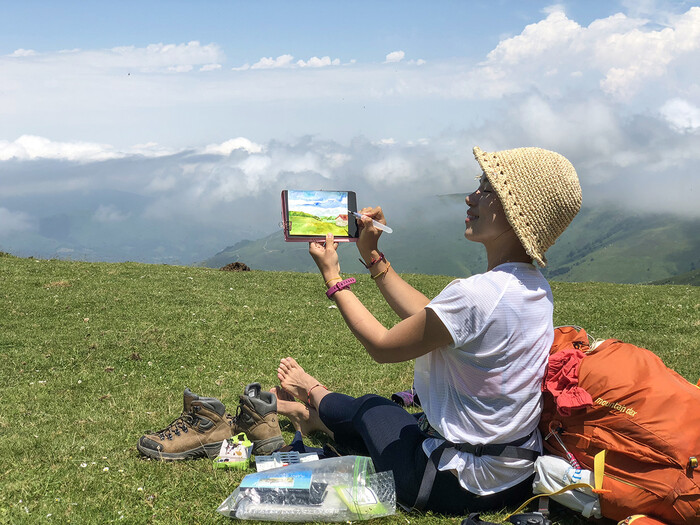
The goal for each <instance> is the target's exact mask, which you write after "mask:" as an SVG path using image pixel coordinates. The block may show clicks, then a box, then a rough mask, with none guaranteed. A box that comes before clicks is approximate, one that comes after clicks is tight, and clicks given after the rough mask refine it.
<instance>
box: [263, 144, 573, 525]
mask: <svg viewBox="0 0 700 525" xmlns="http://www.w3.org/2000/svg"><path fill="white" fill-rule="evenodd" d="M474 155H475V157H476V159H477V161H478V162H479V164H480V166H481V169H482V171H483V174H482V176H481V179H480V184H479V188H478V189H477V190H476V191H474V192H473V193H471V194H470V195H468V196H467V198H466V199H465V200H466V203H467V206H468V209H467V216H466V221H465V223H466V230H465V233H464V236H465V237H466V238H467V239H468V240H470V241H474V242H479V243H481V244H483V245H484V247H485V248H486V254H487V260H488V268H487V271H486V272H485V273H483V274H478V275H473V276H472V277H470V278H468V279H457V280H455V281H453V282H452V283H450V284H449V285H448V286H447V287H446V288H445V289H444V290H443V291H442V292H441V293H440V294H439V295H438V296H437V297H435V298H434V299H433V300H432V301H431V300H429V299H428V298H427V297H425V296H424V295H423V294H422V293H421V292H419V291H418V290H416V289H414V288H413V287H411V286H410V285H409V284H408V283H406V282H405V281H404V280H403V279H402V278H401V277H400V276H399V275H398V274H397V273H396V272H395V271H394V270H393V268H392V267H391V264H390V263H389V261H388V260H387V259H386V258H385V257H384V254H382V253H381V252H380V251H379V249H378V240H379V237H380V235H381V231H380V230H378V229H377V228H375V227H374V226H373V225H372V219H374V220H377V221H379V222H382V223H385V219H384V215H383V213H382V210H381V208H365V209H363V210H361V213H362V215H363V218H362V219H361V220H360V222H361V225H360V236H359V239H358V242H357V248H358V250H359V252H360V255H361V256H362V258H363V259H364V261H365V263H366V266H367V267H368V268H369V271H370V273H371V275H372V278H373V279H374V280H375V282H376V283H377V285H378V286H379V290H380V291H381V293H382V295H383V296H384V298H385V299H386V301H387V302H388V303H389V305H390V306H391V307H392V309H393V310H394V311H395V312H396V313H397V314H398V315H399V317H400V318H401V319H402V321H400V322H399V323H398V324H396V325H395V326H394V327H392V328H391V329H386V328H385V327H384V326H382V325H381V324H380V323H379V322H378V321H377V320H376V319H375V318H374V317H373V315H372V314H371V313H370V312H369V311H368V310H367V309H366V308H365V307H364V306H363V304H362V303H361V302H360V301H359V299H358V298H357V297H356V296H355V295H354V294H353V293H352V291H351V289H350V287H349V284H347V281H343V280H342V278H341V276H340V265H339V261H338V254H337V252H336V249H337V246H338V245H337V243H334V242H333V237H332V236H328V238H327V239H326V242H325V243H317V242H313V243H311V244H310V246H309V252H310V254H311V256H312V257H313V259H314V261H315V262H316V264H317V266H318V268H319V270H320V271H321V275H322V276H323V280H324V281H326V285H327V286H328V287H329V290H328V294H329V297H330V298H331V299H333V300H334V301H335V302H336V304H337V306H338V309H339V310H340V312H341V313H342V315H343V318H344V319H345V322H346V323H347V325H348V327H349V328H350V330H351V331H352V333H353V334H354V335H355V336H356V337H357V339H358V340H359V341H360V342H361V343H362V345H363V346H364V347H365V349H366V350H367V352H368V353H369V354H370V355H371V356H372V358H373V359H374V360H375V361H377V362H379V363H390V362H400V361H408V360H411V359H415V360H416V362H415V373H414V386H415V390H416V392H417V394H418V396H419V398H420V401H421V405H422V408H423V410H424V412H425V420H427V422H425V421H424V423H425V424H421V425H419V422H418V419H417V418H416V417H414V416H413V415H412V414H410V413H408V412H406V411H405V410H404V409H403V408H402V407H400V406H399V405H397V404H395V403H394V402H392V401H390V400H389V399H385V398H382V397H379V396H376V395H367V396H363V397H360V398H353V397H349V396H346V395H343V394H339V393H335V392H331V391H329V390H328V389H327V388H326V387H325V386H324V385H323V384H322V383H320V382H319V381H318V380H317V379H315V378H314V377H312V376H311V375H309V374H308V373H306V372H305V371H304V369H303V368H302V367H301V366H299V364H298V363H297V362H296V361H295V360H294V359H292V358H290V357H288V358H285V359H282V360H281V362H280V365H279V368H278V370H277V375H278V378H279V380H280V385H281V386H280V387H279V388H277V389H273V390H274V391H275V393H276V394H277V397H278V411H279V412H280V413H281V414H283V415H285V416H287V417H288V418H289V419H290V420H291V421H292V423H293V424H294V426H295V427H296V428H297V429H299V430H301V431H302V432H303V433H309V432H312V431H322V432H325V433H326V434H328V435H329V436H331V437H332V438H333V439H334V440H335V441H336V442H337V443H338V444H339V445H341V446H345V447H348V448H351V449H353V450H356V451H358V452H359V453H363V454H367V455H369V456H371V457H372V459H373V461H374V464H375V466H376V468H377V470H379V471H386V470H392V471H393V473H394V479H395V481H396V489H397V498H398V500H399V502H400V503H402V504H404V505H406V506H415V507H416V508H423V509H426V510H432V511H435V512H440V513H448V514H464V513H466V512H468V511H469V512H474V511H482V510H488V509H500V508H502V507H504V506H506V505H509V504H512V503H515V502H520V501H521V500H522V499H524V498H525V496H526V495H528V494H530V493H531V482H532V476H533V460H534V457H535V455H536V454H537V453H540V452H541V450H542V443H541V436H540V434H539V432H538V431H537V423H538V420H539V416H540V412H541V409H542V401H541V392H540V385H541V382H542V379H543V376H544V370H545V365H546V363H547V358H548V355H549V348H550V346H551V343H552V340H553V326H552V311H553V306H552V293H551V290H550V288H549V285H548V283H547V281H546V279H545V278H544V277H543V276H542V274H541V273H540V271H539V270H538V269H537V268H536V267H535V266H534V264H533V261H537V263H538V264H539V265H540V266H544V265H545V264H546V259H545V257H544V253H545V251H546V250H547V248H549V247H550V246H551V245H552V244H553V243H554V241H555V240H556V238H557V237H558V236H559V235H560V234H561V233H562V232H563V231H564V229H565V228H566V227H567V226H568V225H569V223H570V222H571V220H572V219H573V218H574V216H575V215H576V213H578V210H579V208H580V205H581V188H580V185H579V181H578V177H577V175H576V171H575V170H574V168H573V166H572V165H571V164H570V163H569V161H568V160H566V159H565V158H564V157H562V156H561V155H559V154H557V153H554V152H551V151H546V150H542V149H539V148H519V149H513V150H506V151H499V152H496V153H486V152H483V151H481V150H480V149H479V148H474ZM439 256H440V254H435V257H439ZM293 398H296V399H299V400H301V401H303V402H304V403H306V404H302V403H297V402H295V401H294V399H293Z"/></svg>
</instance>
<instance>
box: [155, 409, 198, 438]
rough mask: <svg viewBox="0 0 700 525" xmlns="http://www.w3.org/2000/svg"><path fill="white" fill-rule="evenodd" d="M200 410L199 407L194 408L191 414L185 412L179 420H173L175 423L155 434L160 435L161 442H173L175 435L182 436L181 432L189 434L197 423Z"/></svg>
mask: <svg viewBox="0 0 700 525" xmlns="http://www.w3.org/2000/svg"><path fill="white" fill-rule="evenodd" d="M198 409H199V407H197V406H195V407H192V411H191V412H183V413H182V414H180V416H179V417H178V418H176V419H175V420H173V422H172V423H170V424H169V425H168V426H167V427H165V428H164V429H163V430H159V431H158V432H154V433H155V434H158V437H160V439H161V441H165V439H169V440H172V439H173V434H175V435H176V436H180V432H184V433H185V434H187V432H189V429H190V428H192V427H193V426H194V425H195V423H196V420H197V414H196V412H197V410H198Z"/></svg>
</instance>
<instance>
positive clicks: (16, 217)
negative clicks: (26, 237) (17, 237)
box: [0, 208, 33, 237]
mask: <svg viewBox="0 0 700 525" xmlns="http://www.w3.org/2000/svg"><path fill="white" fill-rule="evenodd" d="M32 228H33V221H32V219H31V217H30V216H29V215H28V214H27V213H24V212H12V211H10V210H8V209H7V208H0V237H2V236H5V235H9V234H13V233H18V232H24V231H28V230H31V229H32Z"/></svg>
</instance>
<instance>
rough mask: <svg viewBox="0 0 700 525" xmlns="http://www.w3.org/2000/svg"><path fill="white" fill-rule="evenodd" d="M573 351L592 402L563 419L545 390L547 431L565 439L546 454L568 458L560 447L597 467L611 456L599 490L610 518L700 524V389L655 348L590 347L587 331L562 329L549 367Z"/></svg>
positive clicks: (543, 426) (615, 343)
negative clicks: (666, 362)
mask: <svg viewBox="0 0 700 525" xmlns="http://www.w3.org/2000/svg"><path fill="white" fill-rule="evenodd" d="M572 349H578V350H581V351H582V352H583V353H584V354H585V355H584V356H583V357H582V359H580V362H579V363H578V364H577V365H576V366H575V367H574V366H572V368H575V369H576V370H577V372H578V387H580V388H582V389H584V390H585V391H586V392H588V394H590V396H591V397H590V398H588V399H589V400H591V401H592V404H591V405H590V406H587V407H584V408H577V409H576V408H575V409H573V410H569V411H568V415H566V416H563V415H561V413H560V412H559V411H558V410H557V404H556V401H555V399H554V396H553V395H552V394H551V392H549V390H547V388H546V387H545V386H544V385H543V390H544V392H545V393H544V410H543V413H542V418H541V421H540V431H541V432H542V435H543V436H548V435H550V434H551V433H552V432H557V434H558V437H559V438H560V439H551V438H550V439H547V440H546V441H545V443H544V446H545V452H547V453H550V454H555V455H558V456H562V457H564V458H566V452H565V451H564V450H563V449H562V445H561V444H560V442H561V443H563V445H564V446H565V447H566V449H568V451H569V452H570V453H572V454H573V455H574V457H575V458H576V460H578V462H579V463H580V464H581V467H582V468H585V469H588V470H594V457H595V456H596V454H598V453H599V452H601V451H602V450H606V451H607V452H606V453H605V465H604V474H603V477H602V490H599V491H598V493H599V497H600V505H601V511H602V514H603V516H604V517H606V518H611V519H615V520H621V519H624V518H626V517H627V516H630V515H631V514H648V515H649V516H653V517H655V518H658V519H659V520H661V521H663V522H665V523H679V524H680V523H692V524H700V469H699V468H698V460H699V459H700V388H698V387H697V386H695V385H693V384H691V383H689V382H688V381H686V380H685V379H684V378H683V377H681V376H680V375H679V374H677V373H676V372H674V371H673V370H671V369H669V368H667V367H666V366H665V365H664V364H663V362H662V361H661V359H659V358H658V357H657V356H656V355H654V354H653V353H652V352H650V351H649V350H646V349H644V348H639V347H636V346H634V345H632V344H629V343H623V342H622V341H619V340H616V339H608V340H606V341H604V342H602V343H601V344H599V345H598V346H596V347H595V348H594V349H593V350H591V349H590V345H589V340H588V335H587V334H586V332H585V330H583V329H580V328H574V327H570V326H567V327H560V328H557V329H555V335H554V344H553V345H552V349H551V351H550V363H552V357H553V355H554V354H556V353H557V352H561V351H565V350H569V351H570V352H571V351H572ZM586 397H587V396H586ZM553 437H557V436H553ZM601 456H602V455H601ZM601 456H599V458H600V457H601ZM599 467H600V465H599ZM599 471H600V468H599Z"/></svg>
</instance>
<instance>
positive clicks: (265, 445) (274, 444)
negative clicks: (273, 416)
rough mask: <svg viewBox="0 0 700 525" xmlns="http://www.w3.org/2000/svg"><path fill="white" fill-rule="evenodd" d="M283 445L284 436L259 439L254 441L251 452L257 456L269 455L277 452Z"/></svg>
mask: <svg viewBox="0 0 700 525" xmlns="http://www.w3.org/2000/svg"><path fill="white" fill-rule="evenodd" d="M284 445H285V443H284V438H283V437H282V436H274V437H271V438H267V439H261V440H259V441H256V442H255V443H254V445H253V454H257V455H259V456H269V455H270V454H272V453H273V452H277V451H278V450H279V449H281V448H282V447H283V446H284Z"/></svg>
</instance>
